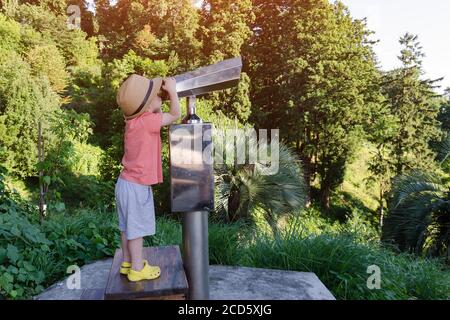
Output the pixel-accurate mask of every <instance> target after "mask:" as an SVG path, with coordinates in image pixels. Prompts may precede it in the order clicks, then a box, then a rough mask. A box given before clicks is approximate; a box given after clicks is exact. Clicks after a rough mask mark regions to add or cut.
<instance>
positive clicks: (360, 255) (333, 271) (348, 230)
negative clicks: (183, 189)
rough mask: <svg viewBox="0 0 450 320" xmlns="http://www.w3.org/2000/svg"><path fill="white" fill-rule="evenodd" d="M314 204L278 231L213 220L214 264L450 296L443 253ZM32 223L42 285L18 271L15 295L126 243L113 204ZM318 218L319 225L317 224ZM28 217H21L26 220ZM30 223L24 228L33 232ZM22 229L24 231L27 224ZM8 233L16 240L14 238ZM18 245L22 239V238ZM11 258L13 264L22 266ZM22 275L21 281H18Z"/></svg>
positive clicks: (165, 228) (163, 232)
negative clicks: (420, 249) (375, 236)
mask: <svg viewBox="0 0 450 320" xmlns="http://www.w3.org/2000/svg"><path fill="white" fill-rule="evenodd" d="M314 215H315V214H314V213H313V212H312V213H310V214H309V215H308V214H306V215H305V216H304V217H303V219H296V220H288V224H287V227H286V228H285V229H284V230H282V231H281V232H280V233H279V234H278V235H277V236H273V234H272V233H270V232H268V230H267V229H262V230H263V231H260V230H258V229H256V228H255V227H250V226H248V225H243V224H220V223H217V222H210V224H209V257H210V264H223V265H235V266H248V267H261V268H273V269H282V270H295V271H305V272H314V273H315V274H316V275H317V276H318V277H319V278H320V280H321V281H322V282H323V283H324V284H325V285H326V286H327V287H328V288H329V289H330V291H331V292H332V293H333V294H334V296H335V297H336V298H337V299H446V298H447V297H448V295H449V293H450V273H449V270H448V269H447V270H445V268H444V266H443V265H442V264H440V263H439V262H438V261H434V260H423V259H420V258H417V257H414V256H411V255H406V254H401V255H397V254H395V253H394V252H392V251H390V250H389V249H387V248H383V247H381V246H380V245H379V244H378V243H377V242H376V241H374V240H370V239H368V238H369V237H368V234H370V232H368V233H367V230H366V231H364V229H360V228H359V229H358V228H357V229H355V228H354V227H353V226H352V223H351V221H352V219H349V221H350V223H348V224H347V225H339V224H337V223H334V224H329V225H328V224H327V223H326V222H327V220H326V219H325V220H320V219H317V217H315V216H314ZM29 219H30V223H32V224H33V225H34V226H36V227H37V228H39V230H40V231H39V232H41V233H42V235H43V236H44V237H45V238H46V239H47V240H48V241H49V243H48V244H47V245H41V244H39V243H36V245H35V246H34V247H33V250H28V251H26V252H23V258H21V259H22V260H23V261H24V262H23V263H24V265H27V266H30V265H32V269H33V270H34V271H33V273H30V275H29V278H30V279H31V278H33V279H34V277H43V278H42V279H41V280H39V281H38V280H35V282H34V283H36V284H38V285H32V286H31V285H30V286H29V285H27V284H26V283H27V282H26V281H25V282H24V281H20V280H19V278H16V277H15V276H14V287H13V288H14V290H15V292H17V289H20V288H22V290H20V291H19V293H20V294H18V295H17V296H15V297H12V296H8V294H9V293H8V292H11V290H10V291H7V292H4V291H3V292H2V288H1V285H0V294H2V295H5V297H6V298H29V297H30V296H31V295H33V294H37V293H39V291H42V290H43V288H44V287H47V286H49V285H51V284H53V283H54V282H56V281H57V280H59V279H61V278H63V277H65V276H67V274H66V268H67V267H68V266H69V265H72V264H77V265H79V266H82V265H83V264H86V263H90V262H92V261H95V260H97V259H102V258H106V257H111V256H112V255H113V254H114V251H115V249H116V248H118V247H119V243H120V234H119V230H118V228H117V218H116V215H115V214H114V213H112V212H108V211H96V212H92V211H89V210H78V211H76V212H74V213H71V214H68V213H62V214H56V215H53V216H51V217H49V219H48V220H47V221H46V222H45V223H44V224H43V225H42V226H40V225H39V224H38V223H37V219H35V220H33V219H31V218H29ZM314 221H316V222H317V226H315V225H314ZM20 225H24V224H23V222H20V223H19V222H18V228H20ZM25 231H26V230H23V232H25ZM21 232H22V231H21ZM181 237H182V233H181V224H180V223H179V222H177V221H175V220H173V219H170V218H167V217H158V218H157V233H156V235H155V236H153V237H148V238H146V239H145V241H146V245H181V243H182V238H181ZM4 240H5V241H9V240H7V239H6V238H5V239H4ZM14 243H15V244H16V245H17V246H18V247H19V245H18V242H17V241H16V242H14ZM8 263H10V262H8V260H4V261H3V262H0V267H3V268H5V270H12V269H14V268H13V267H11V265H10V264H8ZM371 265H377V266H378V267H379V268H380V270H381V289H379V290H377V289H374V290H369V289H368V288H367V285H366V283H367V278H368V277H369V276H370V274H368V273H367V268H368V267H369V266H371ZM16 281H19V282H16Z"/></svg>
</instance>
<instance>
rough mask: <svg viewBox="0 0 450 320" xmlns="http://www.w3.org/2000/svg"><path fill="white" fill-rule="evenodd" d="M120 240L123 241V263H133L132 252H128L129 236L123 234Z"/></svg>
mask: <svg viewBox="0 0 450 320" xmlns="http://www.w3.org/2000/svg"><path fill="white" fill-rule="evenodd" d="M120 238H121V240H122V241H121V242H122V253H123V261H124V262H131V256H130V251H129V250H128V240H127V236H126V235H125V232H122V234H121V237H120Z"/></svg>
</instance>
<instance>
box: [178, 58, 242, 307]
mask: <svg viewBox="0 0 450 320" xmlns="http://www.w3.org/2000/svg"><path fill="white" fill-rule="evenodd" d="M241 70H242V59H241V57H236V58H233V59H229V60H225V61H222V62H219V63H216V64H213V65H210V66H206V67H202V68H199V69H196V70H194V71H191V72H188V73H184V74H181V75H178V76H175V79H176V80H177V86H176V88H177V92H178V97H180V98H186V99H187V101H186V107H187V115H186V117H185V118H184V119H183V120H182V123H181V124H174V125H171V126H170V127H169V140H170V149H169V150H170V191H171V209H172V212H182V213H183V220H182V221H183V262H184V267H185V270H186V276H187V280H188V284H189V294H188V298H189V299H194V300H199V299H201V300H206V299H209V280H208V276H209V275H208V273H209V257H208V212H209V211H211V210H213V209H214V172H213V154H212V151H213V148H212V147H213V145H212V130H213V126H212V124H211V123H208V122H204V121H203V120H202V119H200V118H199V117H198V116H197V115H196V113H195V112H196V110H195V108H196V97H198V96H202V95H205V94H207V93H210V92H213V91H218V90H223V89H227V88H231V87H233V86H235V85H237V84H238V82H239V79H240V75H241Z"/></svg>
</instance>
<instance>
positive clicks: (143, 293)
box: [86, 246, 188, 300]
mask: <svg viewBox="0 0 450 320" xmlns="http://www.w3.org/2000/svg"><path fill="white" fill-rule="evenodd" d="M144 259H147V260H148V261H149V262H150V264H152V265H157V266H159V267H160V268H161V275H160V277H159V278H158V279H155V280H145V281H139V282H130V281H128V279H127V277H126V276H124V275H121V274H120V273H119V268H120V264H121V263H122V261H123V259H122V250H121V249H118V250H116V253H115V255H114V261H113V263H112V265H111V270H110V272H109V276H108V282H107V285H106V291H105V296H104V298H105V300H184V299H186V297H187V294H188V283H187V279H186V274H185V272H184V267H183V261H182V259H181V253H180V248H179V247H178V246H165V247H149V248H144ZM86 295H88V293H86Z"/></svg>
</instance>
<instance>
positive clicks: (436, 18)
mask: <svg viewBox="0 0 450 320" xmlns="http://www.w3.org/2000/svg"><path fill="white" fill-rule="evenodd" d="M341 1H342V2H343V3H344V4H345V5H347V6H348V7H349V9H350V12H351V15H352V16H353V17H354V18H358V19H359V18H364V17H367V24H368V27H369V29H370V30H372V31H375V35H374V36H373V39H377V40H379V41H380V42H379V43H378V44H377V45H375V52H376V54H377V57H378V60H379V61H380V66H381V68H382V69H383V70H389V69H392V68H395V67H398V66H399V60H398V58H397V57H398V55H399V54H400V50H401V49H400V44H399V43H398V40H399V38H400V37H401V36H402V35H404V34H405V33H406V32H409V33H412V34H416V35H418V36H419V39H418V40H419V41H420V43H421V45H422V47H423V49H422V50H423V52H424V53H425V58H424V60H423V68H424V70H425V72H426V74H425V77H427V78H432V79H436V78H440V77H445V78H444V80H443V81H442V82H441V86H442V89H445V88H446V87H450V1H449V0H426V1H425V0H341Z"/></svg>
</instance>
